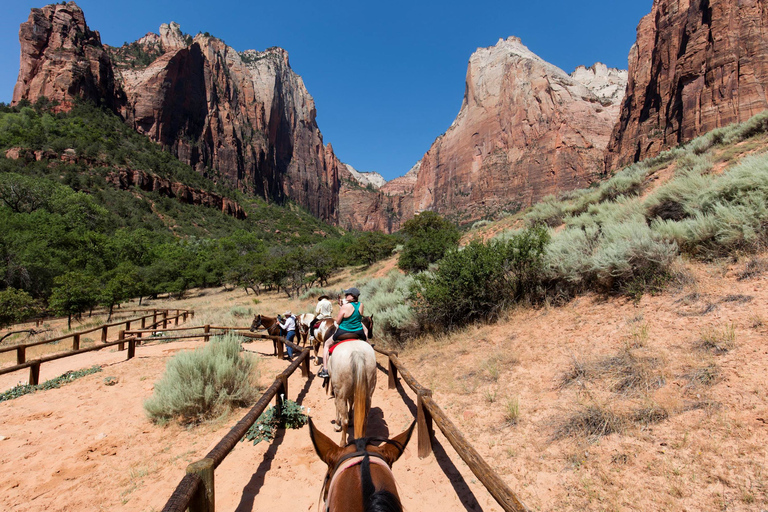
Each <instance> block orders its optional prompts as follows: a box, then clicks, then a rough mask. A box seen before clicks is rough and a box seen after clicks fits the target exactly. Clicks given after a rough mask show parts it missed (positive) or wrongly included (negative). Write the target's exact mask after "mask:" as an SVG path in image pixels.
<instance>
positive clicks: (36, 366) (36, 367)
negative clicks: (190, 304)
mask: <svg viewBox="0 0 768 512" xmlns="http://www.w3.org/2000/svg"><path fill="white" fill-rule="evenodd" d="M169 311H173V310H167V309H164V310H155V311H153V313H152V314H151V315H145V316H142V317H138V318H131V319H129V320H123V321H120V322H116V323H112V324H105V325H101V326H99V327H95V328H93V329H88V330H85V331H80V332H75V333H70V334H66V335H64V336H59V337H57V338H51V339H48V340H43V341H36V342H34V343H25V344H23V345H13V346H10V347H3V348H0V353H5V352H11V351H14V350H15V351H16V364H15V365H13V366H9V367H7V368H0V375H5V374H6V373H12V372H15V371H19V370H23V369H26V368H29V384H31V385H37V384H38V383H39V380H40V365H41V364H42V363H46V362H50V361H55V360H57V359H63V358H65V357H72V356H76V355H78V354H84V353H86V352H92V351H94V350H101V349H104V348H107V347H113V346H115V345H117V348H118V350H125V344H126V343H128V359H131V358H132V357H133V356H134V354H135V350H136V344H137V343H141V335H139V336H136V337H129V338H126V337H125V334H126V331H127V330H128V329H130V328H131V323H134V322H141V326H142V328H144V327H147V322H146V321H147V319H149V318H152V323H151V324H150V325H149V327H150V329H149V330H150V331H151V330H152V328H158V326H159V325H163V327H164V328H165V327H167V326H168V323H169V322H171V321H173V322H174V323H175V325H179V320H180V319H182V321H186V320H187V317H188V316H190V317H191V318H194V316H195V312H194V311H185V310H175V311H176V315H175V316H170V317H169V315H168V313H169ZM158 317H161V318H160V319H159V320H158ZM122 325H125V330H120V331H119V333H118V339H117V340H115V341H111V342H108V341H107V332H108V329H109V328H110V327H117V326H122ZM96 331H101V343H100V344H97V345H94V346H93V347H88V348H83V349H81V348H80V339H81V337H82V336H83V335H85V334H90V333H92V332H96ZM142 332H144V331H142ZM69 338H72V350H70V351H67V352H62V353H59V354H52V355H50V356H45V357H41V358H38V359H34V360H30V361H27V360H26V352H27V349H28V348H29V347H35V346H38V345H45V344H47V343H55V342H58V341H63V340H66V339H69Z"/></svg>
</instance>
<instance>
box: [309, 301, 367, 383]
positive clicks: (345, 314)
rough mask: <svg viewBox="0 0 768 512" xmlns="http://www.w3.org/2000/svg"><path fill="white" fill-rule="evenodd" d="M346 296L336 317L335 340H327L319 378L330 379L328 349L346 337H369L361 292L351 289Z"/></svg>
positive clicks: (365, 338) (364, 338)
mask: <svg viewBox="0 0 768 512" xmlns="http://www.w3.org/2000/svg"><path fill="white" fill-rule="evenodd" d="M342 293H343V294H344V300H343V301H342V306H341V309H339V313H338V314H337V315H336V324H337V325H338V327H337V328H336V332H335V333H334V334H333V338H331V339H330V340H326V342H325V346H324V353H323V369H322V370H320V372H319V373H318V374H317V375H318V376H319V377H328V370H327V369H326V367H325V365H326V364H327V361H328V349H329V348H330V347H331V345H333V344H334V343H336V342H338V341H339V339H340V338H341V337H342V336H344V338H345V339H350V338H357V339H361V340H364V341H365V340H367V339H368V335H367V333H366V330H365V326H364V325H363V305H362V304H361V303H360V302H359V300H358V299H359V298H360V290H358V289H357V288H350V289H348V290H344V291H343V292H342Z"/></svg>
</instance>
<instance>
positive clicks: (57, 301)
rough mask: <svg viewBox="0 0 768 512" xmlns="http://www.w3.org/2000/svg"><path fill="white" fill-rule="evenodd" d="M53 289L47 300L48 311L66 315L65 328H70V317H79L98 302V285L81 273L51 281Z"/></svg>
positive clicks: (95, 281) (67, 274) (65, 275)
mask: <svg viewBox="0 0 768 512" xmlns="http://www.w3.org/2000/svg"><path fill="white" fill-rule="evenodd" d="M53 284H54V288H53V292H51V297H50V299H49V300H48V306H49V307H50V309H51V310H52V311H53V312H54V313H56V314H58V315H67V328H68V329H71V328H72V316H73V315H78V316H79V315H81V314H83V313H84V312H85V311H88V310H89V309H91V308H93V306H95V305H96V304H98V302H99V283H98V281H97V280H96V279H95V278H94V277H93V276H91V275H88V274H85V273H83V272H67V273H66V274H64V275H61V276H59V277H57V278H56V279H54V280H53Z"/></svg>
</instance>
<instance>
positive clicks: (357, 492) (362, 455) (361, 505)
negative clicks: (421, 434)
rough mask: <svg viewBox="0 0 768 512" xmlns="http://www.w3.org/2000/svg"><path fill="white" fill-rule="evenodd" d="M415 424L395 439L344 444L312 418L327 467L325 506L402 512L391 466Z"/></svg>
mask: <svg viewBox="0 0 768 512" xmlns="http://www.w3.org/2000/svg"><path fill="white" fill-rule="evenodd" d="M414 425H416V422H415V421H414V422H413V423H411V426H410V427H408V429H406V430H405V432H403V433H402V434H400V435H398V436H396V437H394V438H393V439H372V438H364V439H356V440H354V441H352V442H351V443H350V444H348V445H346V446H344V447H342V446H339V445H337V444H336V443H334V442H333V441H331V440H330V439H329V438H328V437H327V436H326V435H325V434H323V433H322V432H320V431H319V430H318V429H317V428H316V427H315V425H314V424H313V423H312V420H311V419H310V420H309V435H310V437H311V438H312V444H313V445H314V446H315V451H316V452H317V455H318V456H319V457H320V460H322V461H323V462H325V463H326V465H327V466H328V472H327V473H326V474H325V480H324V482H323V491H322V492H323V494H322V499H323V501H324V502H325V507H324V509H325V510H326V511H327V512H340V511H345V512H358V511H360V512H363V511H369V512H402V510H403V506H402V504H401V503H400V496H399V495H398V494H397V485H396V483H395V477H394V475H393V474H392V469H391V468H392V464H394V463H395V461H396V460H397V459H399V458H400V456H401V455H402V454H403V451H404V450H405V446H406V445H407V444H408V441H409V440H410V439H411V434H412V433H413V427H414ZM373 443H377V444H378V443H383V444H380V445H379V446H375V445H374V444H373ZM358 466H359V469H357V467H358Z"/></svg>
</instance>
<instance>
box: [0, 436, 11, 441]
mask: <svg viewBox="0 0 768 512" xmlns="http://www.w3.org/2000/svg"><path fill="white" fill-rule="evenodd" d="M6 439H10V437H8V436H0V441H5V440H6Z"/></svg>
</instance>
